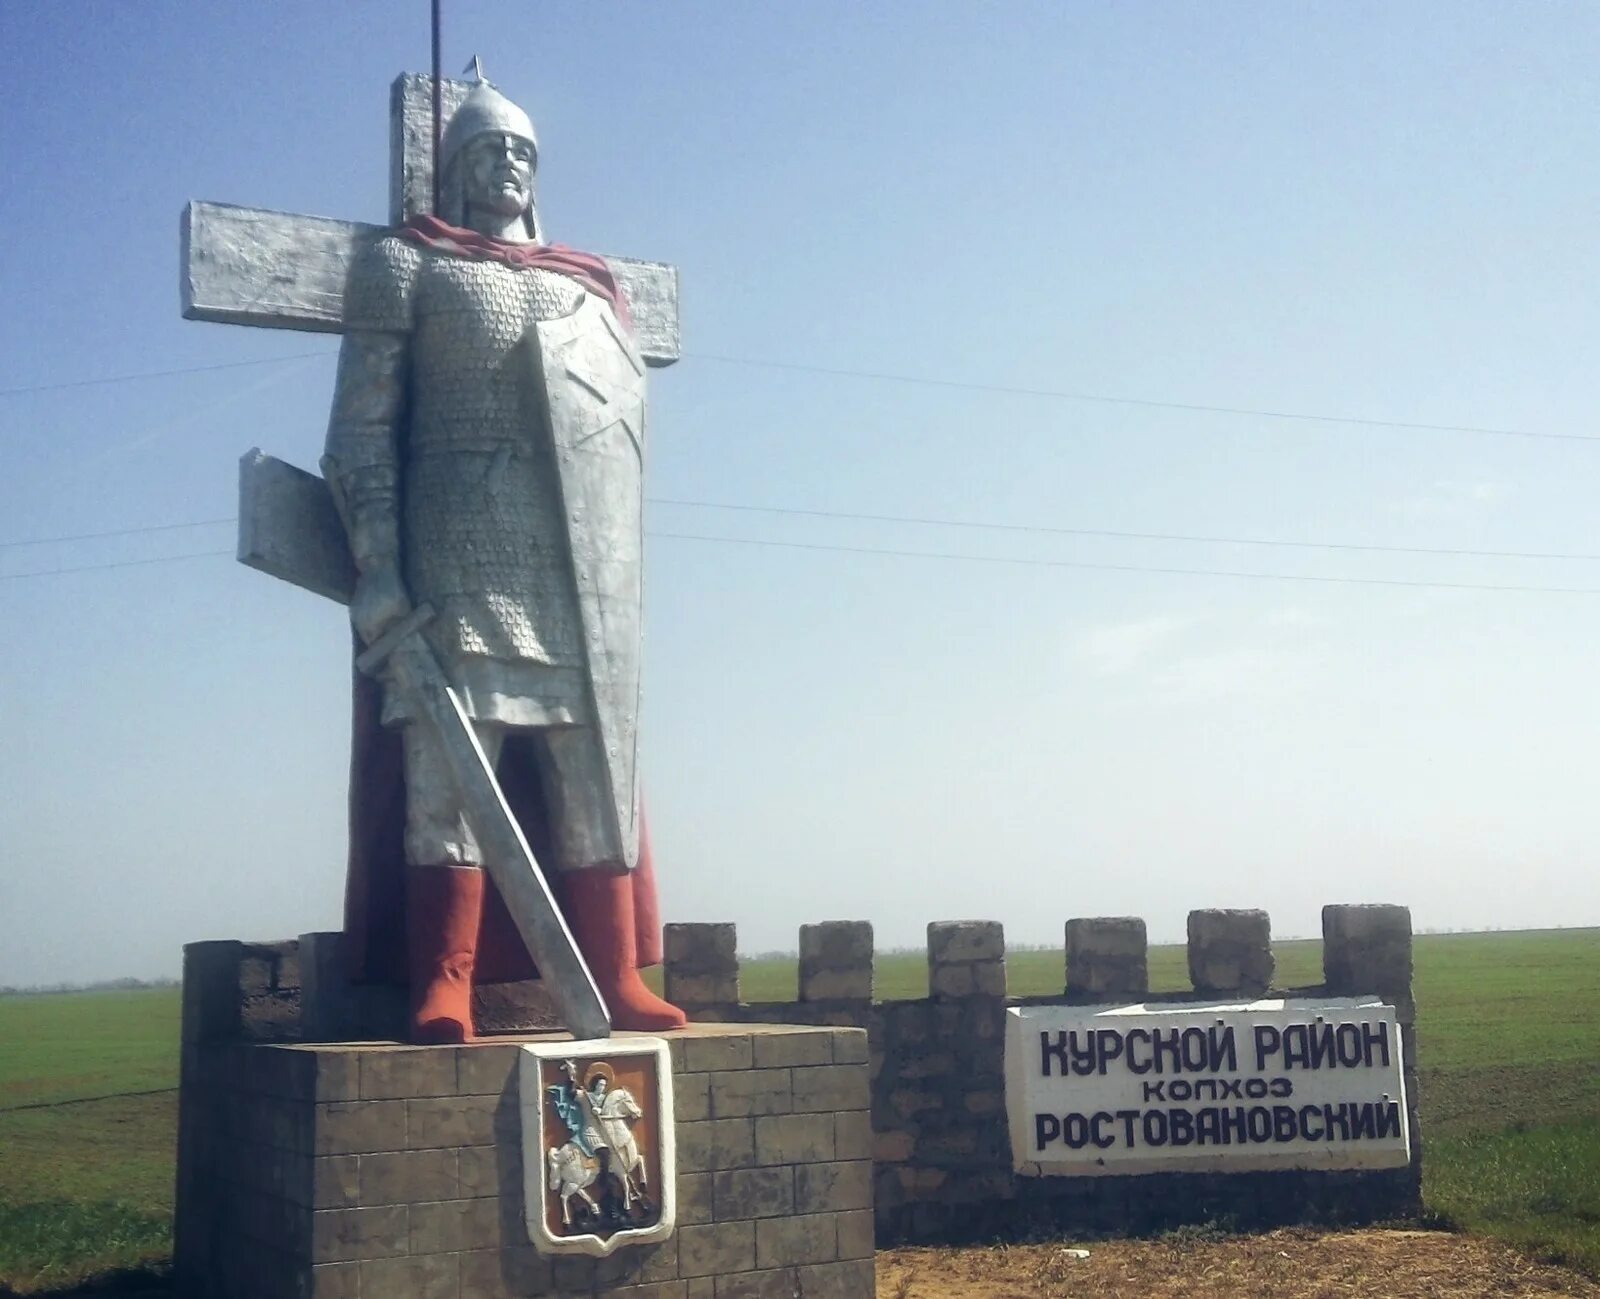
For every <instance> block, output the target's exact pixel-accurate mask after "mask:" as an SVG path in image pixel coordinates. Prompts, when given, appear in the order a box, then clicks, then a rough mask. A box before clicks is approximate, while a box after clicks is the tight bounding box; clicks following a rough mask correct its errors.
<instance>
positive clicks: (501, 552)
mask: <svg viewBox="0 0 1600 1299" xmlns="http://www.w3.org/2000/svg"><path fill="white" fill-rule="evenodd" d="M583 296H584V293H583V289H582V288H581V287H580V286H578V285H577V284H575V283H573V281H571V280H570V279H568V278H566V277H565V276H562V275H557V274H555V273H554V272H552V271H547V270H544V269H542V268H538V267H533V268H528V269H523V270H515V269H513V268H511V267H509V266H505V265H502V264H501V263H499V262H493V261H479V260H475V259H471V258H466V257H456V256H451V255H449V254H443V253H436V252H433V251H432V250H429V249H424V248H419V247H417V246H416V245H414V244H411V243H409V242H407V241H404V240H401V239H398V238H395V237H389V238H386V239H381V240H379V241H378V242H377V243H376V244H375V245H373V248H372V249H371V250H370V255H368V256H366V257H364V258H363V260H362V262H361V263H360V264H358V266H357V268H356V271H355V273H353V274H352V277H351V285H350V292H349V294H348V295H347V301H348V303H349V306H348V308H347V313H346V322H347V325H351V326H358V327H364V328H369V329H383V330H387V331H394V332H400V331H406V332H409V333H410V335H411V340H410V344H411V345H410V357H409V362H410V376H411V379H410V411H409V417H408V418H407V420H406V424H405V430H404V433H403V435H402V437H401V439H400V450H399V453H398V454H399V456H400V460H401V464H400V469H401V472H400V481H401V483H402V484H403V488H402V491H401V498H402V505H401V519H400V538H401V550H402V555H403V560H404V570H405V578H406V586H407V589H408V591H409V593H410V595H411V598H412V600H413V601H415V602H417V603H421V602H423V601H427V602H428V603H430V604H432V605H433V607H434V609H435V610H436V611H437V613H438V617H437V618H436V619H435V621H434V622H433V623H432V624H431V625H430V626H429V628H428V630H427V636H428V639H429V640H430V641H431V642H432V644H433V647H434V649H435V651H436V652H437V653H438V654H439V656H440V660H441V664H442V666H444V668H445V671H446V674H447V675H450V676H453V677H454V676H457V675H458V671H452V667H453V666H454V667H455V668H457V669H459V667H460V665H461V664H462V661H463V660H464V659H467V658H487V659H493V660H497V661H500V662H502V663H506V664H509V665H515V664H530V665H548V666H553V667H576V668H583V667H585V666H586V663H587V660H586V657H585V655H584V653H583V646H582V638H581V632H580V618H579V614H578V606H577V594H576V591H575V590H574V588H573V581H572V575H571V568H570V563H569V561H568V559H567V531H566V526H565V522H564V520H563V519H562V516H561V491H560V486H559V482H558V479H557V475H556V466H555V460H554V455H553V452H552V448H551V445H550V439H549V433H548V431H547V428H546V424H545V417H544V414H543V405H542V402H541V401H540V400H539V398H538V394H537V389H536V371H535V369H534V366H535V364H536V362H535V358H534V352H533V349H532V348H531V346H529V345H528V344H526V343H524V341H523V340H524V336H525V334H526V333H527V330H528V327H529V325H530V324H531V323H532V322H533V321H535V320H551V319H555V318H557V317H560V316H565V315H568V314H570V313H571V312H572V311H574V310H576V309H577V307H578V305H579V303H581V302H582V300H583ZM358 322H359V325H358Z"/></svg>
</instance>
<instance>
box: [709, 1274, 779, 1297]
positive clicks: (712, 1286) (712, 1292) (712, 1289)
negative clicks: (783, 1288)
mask: <svg viewBox="0 0 1600 1299" xmlns="http://www.w3.org/2000/svg"><path fill="white" fill-rule="evenodd" d="M683 1293H684V1299H717V1282H716V1279H715V1278H714V1277H709V1276H700V1277H695V1278H694V1279H693V1280H692V1281H685V1282H684V1283H683ZM785 1299H793V1296H792V1295H789V1296H785Z"/></svg>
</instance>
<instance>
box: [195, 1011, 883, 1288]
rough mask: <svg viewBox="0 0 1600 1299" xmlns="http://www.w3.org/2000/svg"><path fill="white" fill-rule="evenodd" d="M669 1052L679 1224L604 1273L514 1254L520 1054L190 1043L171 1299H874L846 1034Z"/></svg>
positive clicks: (512, 1049) (680, 1038)
mask: <svg viewBox="0 0 1600 1299" xmlns="http://www.w3.org/2000/svg"><path fill="white" fill-rule="evenodd" d="M564 1036H565V1035H561V1034H550V1035H543V1036H541V1037H540V1038H539V1039H537V1040H560V1039H561V1038H563V1037H564ZM624 1036H626V1035H624ZM667 1036H668V1041H669V1042H670V1043H671V1052H672V1072H673V1083H674V1105H675V1109H676V1114H677V1122H676V1143H677V1162H678V1215H677V1216H678V1224H679V1225H678V1227H677V1230H676V1232H675V1233H674V1235H673V1236H672V1237H671V1238H670V1239H668V1240H667V1241H665V1242H663V1243H661V1244H658V1245H654V1246H644V1247H638V1248H631V1249H623V1250H621V1251H619V1252H618V1253H617V1254H615V1255H613V1256H611V1257H609V1258H604V1259H594V1258H585V1257H572V1256H568V1257H562V1258H550V1257H547V1256H545V1255H542V1254H540V1253H538V1252H537V1251H536V1250H535V1249H534V1247H533V1246H532V1245H531V1244H530V1243H529V1241H528V1235H527V1232H526V1230H525V1227H524V1221H523V1153H522V1150H523V1146H522V1130H521V1120H520V1117H519V1107H518V1086H517V1069H518V1067H519V1063H518V1062H519V1059H520V1057H522V1055H523V1053H522V1052H521V1051H519V1050H518V1041H516V1040H506V1039H493V1040H490V1041H487V1042H481V1043H475V1044H473V1045H470V1046H461V1047H406V1046H396V1045H387V1044H367V1043H336V1044H328V1045H311V1044H302V1043H261V1042H245V1041H238V1040H233V1041H215V1040H212V1041H205V1040H199V1041H196V1040H192V1039H191V1040H190V1041H187V1042H186V1043H185V1046H184V1059H183V1079H182V1097H181V1105H180V1136H179V1147H180V1149H179V1172H178V1211H177V1251H176V1252H177V1274H178V1281H179V1287H180V1292H181V1293H182V1294H184V1295H186V1296H195V1297H196V1299H199V1297H201V1296H203V1297H204V1299H509V1297H510V1296H542V1295H552V1296H554V1295H591V1296H598V1295H617V1296H631V1297H632V1299H733V1297H736V1296H759V1295H783V1296H791V1295H795V1294H803V1295H806V1296H808V1297H818V1299H871V1296H872V1295H873V1294H874V1283H873V1262H872V1256H873V1209H872V1164H871V1156H872V1124H871V1118H870V1114H869V1112H868V1107H869V1090H868V1089H869V1083H868V1066H867V1042H866V1034H865V1032H863V1031H862V1030H860V1029H835V1028H806V1027H790V1026H772V1025H758V1024H740V1025H731V1024H730V1025H720V1024H696V1025H691V1026H690V1027H689V1028H688V1029H686V1030H685V1031H683V1032H681V1033H675V1034H670V1035H667ZM525 1040H535V1039H533V1038H529V1039H525Z"/></svg>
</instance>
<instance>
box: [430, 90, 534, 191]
mask: <svg viewBox="0 0 1600 1299" xmlns="http://www.w3.org/2000/svg"><path fill="white" fill-rule="evenodd" d="M491 132H492V133H494V134H496V135H514V136H516V137H517V138H518V139H520V140H526V141H527V142H528V143H529V144H530V145H532V146H533V161H534V166H535V167H537V166H538V165H539V139H538V137H537V136H536V135H534V133H533V122H532V120H531V119H530V118H529V117H528V115H527V114H526V113H524V112H523V111H522V110H521V109H520V108H518V107H517V106H516V105H515V104H513V103H512V102H511V101H510V100H509V99H507V98H506V97H505V96H504V95H502V94H501V93H500V92H499V91H498V90H496V89H495V88H494V87H493V86H492V85H490V84H489V82H487V81H479V82H478V84H477V85H475V86H473V88H472V89H471V90H470V91H468V92H467V97H466V98H465V99H463V100H462V101H461V107H460V108H458V109H456V111H455V112H454V113H453V114H452V115H451V118H450V122H449V124H448V125H447V126H446V127H445V128H444V139H442V140H441V141H440V142H439V166H440V168H441V169H445V168H448V167H449V166H450V164H451V163H452V162H453V161H454V160H455V158H456V156H457V155H458V154H459V153H460V152H461V151H462V150H463V149H464V148H466V147H467V144H468V143H469V142H470V141H472V140H474V139H476V138H477V137H478V136H480V135H487V134H489V133H491Z"/></svg>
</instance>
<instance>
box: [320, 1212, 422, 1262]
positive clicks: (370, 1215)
mask: <svg viewBox="0 0 1600 1299" xmlns="http://www.w3.org/2000/svg"><path fill="white" fill-rule="evenodd" d="M409 1231H410V1211H409V1209H408V1208H407V1207H406V1206H405V1205H403V1204H393V1205H386V1206H383V1207H381V1208H367V1209H318V1210H316V1212H314V1213H313V1214H312V1215H311V1261H312V1262H313V1263H348V1262H354V1261H358V1260H362V1259H369V1258H389V1257H393V1256H396V1255H400V1254H404V1253H405V1252H406V1249H407V1246H408V1239H407V1238H408V1235H409Z"/></svg>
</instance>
